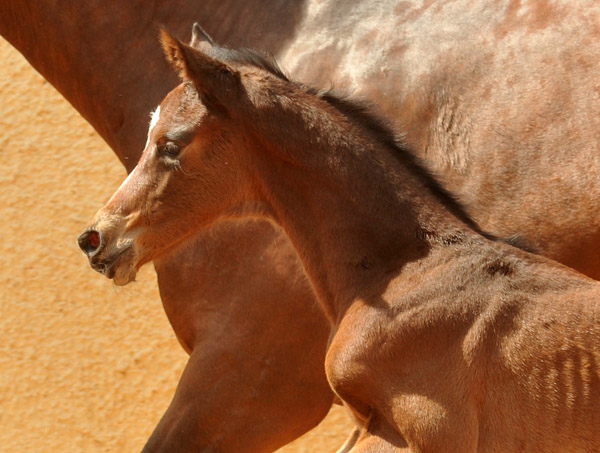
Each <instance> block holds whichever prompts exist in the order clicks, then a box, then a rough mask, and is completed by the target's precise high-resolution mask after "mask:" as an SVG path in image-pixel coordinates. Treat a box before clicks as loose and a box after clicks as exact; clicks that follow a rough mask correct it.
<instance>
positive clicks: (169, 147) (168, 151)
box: [158, 142, 181, 157]
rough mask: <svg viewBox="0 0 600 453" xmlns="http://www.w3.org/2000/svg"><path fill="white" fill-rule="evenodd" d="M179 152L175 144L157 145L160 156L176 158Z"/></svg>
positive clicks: (179, 148)
mask: <svg viewBox="0 0 600 453" xmlns="http://www.w3.org/2000/svg"><path fill="white" fill-rule="evenodd" d="M180 151H181V147H180V146H179V145H178V144H177V143H175V142H166V143H163V144H161V145H158V152H159V153H160V154H161V155H162V156H167V157H176V156H177V155H178V154H179V152H180Z"/></svg>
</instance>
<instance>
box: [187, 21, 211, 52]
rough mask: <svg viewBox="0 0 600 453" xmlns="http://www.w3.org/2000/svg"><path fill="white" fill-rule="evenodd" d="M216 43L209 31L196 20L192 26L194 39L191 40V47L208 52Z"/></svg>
mask: <svg viewBox="0 0 600 453" xmlns="http://www.w3.org/2000/svg"><path fill="white" fill-rule="evenodd" d="M214 45H215V43H214V41H213V40H212V38H211V37H210V35H209V34H208V33H206V32H205V31H204V29H203V28H202V27H201V26H200V24H199V23H198V22H194V25H193V26H192V40H191V41H190V47H193V48H194V49H198V50H201V51H203V52H208V51H209V50H210V49H212V47H213V46H214Z"/></svg>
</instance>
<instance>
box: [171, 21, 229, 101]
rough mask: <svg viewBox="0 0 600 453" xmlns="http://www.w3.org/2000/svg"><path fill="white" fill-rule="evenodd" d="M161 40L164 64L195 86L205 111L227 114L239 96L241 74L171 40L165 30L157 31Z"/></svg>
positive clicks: (220, 62) (176, 40)
mask: <svg viewBox="0 0 600 453" xmlns="http://www.w3.org/2000/svg"><path fill="white" fill-rule="evenodd" d="M160 40H161V43H162V46H163V49H164V51H165V54H166V56H167V60H169V62H170V63H171V65H172V66H173V68H174V69H176V70H177V71H178V72H179V76H180V77H181V78H182V79H184V80H189V81H191V82H193V83H194V85H195V87H196V89H197V90H198V94H199V95H200V96H201V98H202V100H203V101H204V102H205V103H206V104H207V107H208V108H211V107H212V108H216V109H218V110H221V111H226V110H227V107H228V105H229V104H230V103H231V102H232V101H234V100H235V99H236V98H237V96H238V94H240V89H241V77H240V73H239V72H238V71H236V70H235V69H233V68H232V67H230V66H229V65H227V64H226V63H224V62H222V61H220V60H217V59H215V58H212V57H210V56H208V55H206V54H205V53H203V52H201V51H200V50H198V49H194V48H193V47H191V46H188V45H187V44H184V43H182V42H181V41H179V40H178V39H175V38H173V37H172V36H171V35H170V34H169V33H168V32H167V31H166V30H165V29H164V28H163V29H161V31H160Z"/></svg>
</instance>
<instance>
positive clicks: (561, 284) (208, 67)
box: [80, 30, 600, 452]
mask: <svg viewBox="0 0 600 453" xmlns="http://www.w3.org/2000/svg"><path fill="white" fill-rule="evenodd" d="M197 37H198V38H199V37H201V31H200V30H199V31H198V32H197ZM163 45H164V48H165V51H166V53H167V56H168V58H169V59H170V60H171V62H172V64H173V66H174V67H175V68H176V69H177V70H178V71H179V72H180V74H181V76H182V78H183V79H184V83H183V84H182V85H180V86H179V87H177V88H176V89H175V90H173V91H172V92H171V93H169V95H168V96H167V97H166V98H165V100H164V101H163V102H162V103H161V105H160V107H159V109H158V110H157V111H156V113H155V120H156V121H155V122H153V124H152V126H151V128H150V131H149V136H148V143H147V146H146V148H145V150H144V153H143V154H142V158H141V159H140V163H139V164H138V166H137V167H136V169H135V170H134V171H133V172H132V173H131V174H130V176H129V178H128V179H127V180H126V181H125V182H124V183H123V184H122V185H121V187H120V188H119V189H118V190H117V192H115V194H114V195H113V196H112V197H111V199H110V200H109V202H108V203H107V205H106V206H105V207H103V208H102V209H101V210H100V211H99V212H98V213H97V214H96V217H95V219H94V222H93V223H92V226H91V228H90V229H88V230H87V231H86V232H84V233H83V234H82V235H81V237H80V244H81V246H82V248H83V249H84V250H85V251H86V253H88V255H89V257H90V262H91V264H92V266H94V267H95V268H104V269H105V271H106V272H107V273H108V274H109V275H111V276H114V279H115V281H116V282H117V283H118V284H126V283H128V282H129V281H131V280H133V278H134V277H135V273H136V271H137V269H138V268H139V267H140V266H142V265H143V264H144V263H146V262H148V261H150V260H152V259H155V258H156V257H159V256H161V255H162V254H163V253H165V252H166V251H168V250H169V248H170V247H172V246H174V245H176V244H182V243H185V242H186V241H187V240H188V238H189V237H190V235H191V234H192V232H197V231H203V230H206V229H207V228H210V225H212V224H213V223H214V222H216V221H218V220H219V219H223V218H231V219H246V218H252V217H255V216H261V217H266V218H269V219H271V220H273V221H274V222H276V223H278V224H279V225H280V226H281V227H282V228H283V229H284V230H285V232H286V234H287V235H288V236H289V238H290V240H291V242H292V244H293V245H294V247H295V249H296V251H297V252H298V255H299V256H300V259H301V261H302V263H303V266H304V269H305V270H306V272H307V275H308V276H309V278H310V281H311V284H312V286H313V287H314V289H315V292H316V294H317V296H318V299H319V302H320V304H321V307H322V308H323V310H324V312H325V313H326V314H327V316H328V318H329V320H330V322H331V324H332V331H333V335H332V340H331V343H330V346H329V350H328V353H327V359H326V370H327V377H328V380H329V382H330V384H331V385H332V388H333V389H334V391H335V392H336V394H337V395H338V396H339V397H340V398H341V399H342V400H343V401H344V403H345V405H346V406H347V407H348V408H349V409H350V410H351V412H352V413H353V415H354V417H355V419H356V421H357V423H358V425H359V426H360V428H361V430H362V433H361V436H360V437H359V438H358V439H356V441H355V444H354V446H353V448H352V449H351V451H353V452H367V451H369V452H372V451H380V452H386V451H410V452H423V451H431V452H433V451H448V452H465V451H468V452H476V451H477V452H504V451H523V452H540V451H545V452H563V451H598V450H600V431H599V430H598V426H600V344H599V343H598V338H599V337H600V325H598V318H599V316H600V283H598V282H596V281H594V280H592V279H590V278H588V277H586V276H584V275H582V274H579V273H577V272H575V271H573V270H571V269H569V268H567V267H564V266H563V265H561V264H558V263H556V262H553V261H551V260H548V259H547V258H544V257H539V256H536V255H532V254H529V253H526V252H524V251H522V250H520V249H516V248H514V247H512V246H510V245H507V244H505V243H503V242H501V241H498V240H496V239H494V238H493V237H491V236H489V235H487V234H483V233H482V232H481V231H480V230H479V228H478V227H477V225H476V224H475V223H474V222H473V221H472V219H470V218H469V217H468V215H467V214H466V213H465V212H464V211H463V209H462V206H461V205H460V204H458V203H457V202H456V201H455V200H454V199H453V198H452V196H450V195H449V194H448V192H446V191H445V190H444V189H443V188H442V187H440V186H439V185H438V184H437V182H436V181H435V179H434V178H433V177H432V176H431V175H429V174H428V173H427V172H426V171H424V170H423V168H422V167H421V166H420V165H419V163H418V162H416V161H415V160H414V159H413V157H412V155H410V154H409V153H408V152H407V151H406V150H405V149H403V148H402V147H401V146H399V145H397V144H396V143H395V142H394V139H393V136H392V135H391V134H390V133H388V132H387V131H386V130H385V128H384V127H382V126H381V125H380V124H379V123H377V122H375V121H374V120H373V119H372V117H370V116H369V115H368V114H365V112H364V111H363V110H362V109H360V108H358V107H356V106H354V105H352V104H349V103H348V102H347V101H342V100H340V99H337V98H335V97H332V96H331V95H330V94H321V95H319V94H315V91H314V90H311V89H307V88H305V87H304V86H302V85H297V84H295V83H293V82H290V81H289V80H288V79H287V78H286V77H285V76H284V75H283V74H281V72H279V71H278V70H277V69H276V68H274V67H273V66H271V65H269V64H268V62H267V61H266V60H265V61H264V62H263V63H261V64H256V62H257V61H258V57H257V56H256V55H254V54H249V53H247V52H242V53H239V52H235V51H223V50H222V49H220V48H215V47H214V46H213V45H212V44H211V42H210V41H209V40H205V41H204V42H203V43H202V44H200V45H199V46H198V49H196V48H192V47H189V46H186V45H184V44H182V43H180V42H178V41H176V40H174V39H173V38H171V37H170V36H169V35H168V34H166V33H163Z"/></svg>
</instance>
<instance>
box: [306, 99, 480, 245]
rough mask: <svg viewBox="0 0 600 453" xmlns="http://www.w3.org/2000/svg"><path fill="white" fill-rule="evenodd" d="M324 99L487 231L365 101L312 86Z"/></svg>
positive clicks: (459, 212)
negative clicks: (393, 152) (319, 89)
mask: <svg viewBox="0 0 600 453" xmlns="http://www.w3.org/2000/svg"><path fill="white" fill-rule="evenodd" d="M310 91H311V92H313V93H315V94H316V95H317V96H319V97H320V98H321V99H323V100H324V101H326V102H327V103H328V104H330V105H332V106H333V107H335V108H336V109H337V110H338V111H339V112H340V113H342V114H343V115H344V116H346V117H347V118H349V119H350V120H352V121H353V122H354V123H355V124H357V125H359V126H361V127H363V128H365V129H366V130H368V131H369V132H370V133H371V134H372V136H373V137H374V138H375V139H376V140H378V142H379V143H382V144H383V145H385V146H386V147H388V148H390V149H393V150H394V151H395V155H396V157H397V158H398V159H400V161H401V162H402V163H403V164H404V165H405V166H406V167H407V168H408V169H409V170H410V171H411V173H412V174H414V175H417V177H418V178H419V179H420V180H421V181H422V182H423V183H424V184H425V186H426V187H427V188H428V189H429V190H431V191H432V192H433V194H434V195H435V196H436V197H437V198H438V199H439V200H440V201H442V202H443V203H444V205H445V206H446V207H447V208H449V209H450V211H451V212H452V213H453V214H454V215H456V216H457V217H458V218H460V219H461V220H462V221H463V222H465V223H466V224H467V225H469V227H471V228H473V229H474V230H475V231H477V232H479V233H480V234H482V235H484V236H486V237H488V238H489V237H490V235H488V234H486V233H484V232H483V231H482V230H481V229H480V228H479V226H478V225H477V223H476V222H475V220H473V219H472V218H471V217H470V216H469V214H467V211H466V209H465V208H464V206H463V205H462V203H461V202H460V201H459V200H458V199H457V198H456V197H455V196H454V195H453V194H452V193H451V192H450V191H448V190H447V189H446V188H445V187H444V186H442V184H441V183H440V182H439V181H438V180H437V178H436V177H435V176H434V175H433V173H432V172H431V171H430V170H429V169H428V168H427V167H426V166H425V164H424V163H423V161H422V160H421V159H420V158H419V157H418V156H416V155H415V153H414V152H413V151H412V150H411V149H410V148H408V147H407V146H406V144H405V143H403V142H402V141H401V140H400V138H399V136H398V134H396V133H395V132H394V130H393V128H392V127H391V126H390V124H389V123H388V122H387V121H386V120H384V119H382V118H381V117H379V116H377V115H375V114H374V113H373V109H372V107H371V106H370V105H369V104H368V103H367V102H365V101H356V100H352V99H349V98H347V97H345V96H340V95H339V94H336V93H333V92H331V91H322V92H319V91H315V90H312V89H310Z"/></svg>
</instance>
